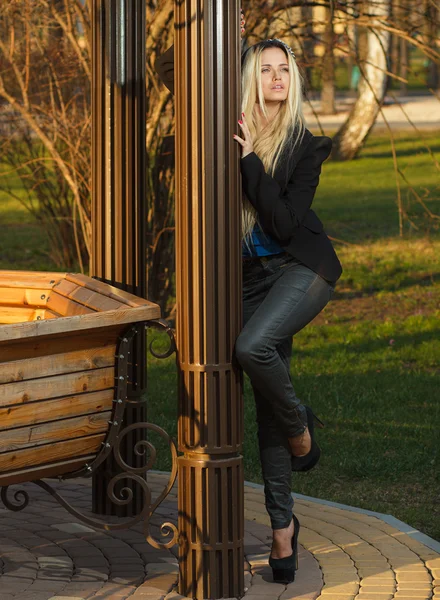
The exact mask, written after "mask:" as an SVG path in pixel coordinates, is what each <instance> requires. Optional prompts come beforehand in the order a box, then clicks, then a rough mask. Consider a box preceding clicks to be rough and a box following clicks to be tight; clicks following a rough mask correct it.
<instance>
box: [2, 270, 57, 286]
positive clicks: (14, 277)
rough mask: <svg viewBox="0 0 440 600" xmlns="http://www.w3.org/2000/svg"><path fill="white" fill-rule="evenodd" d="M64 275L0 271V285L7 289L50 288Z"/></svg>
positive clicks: (42, 272) (43, 272)
mask: <svg viewBox="0 0 440 600" xmlns="http://www.w3.org/2000/svg"><path fill="white" fill-rule="evenodd" d="M65 276H66V273H65V272H64V273H50V272H46V271H3V270H2V271H0V285H1V287H8V288H16V287H18V288H31V289H32V288H44V289H46V290H48V289H49V290H50V289H52V287H53V286H54V285H55V283H57V282H58V281H59V280H60V279H63V278H64V277H65Z"/></svg>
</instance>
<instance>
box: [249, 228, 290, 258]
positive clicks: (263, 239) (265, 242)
mask: <svg viewBox="0 0 440 600" xmlns="http://www.w3.org/2000/svg"><path fill="white" fill-rule="evenodd" d="M252 242H253V244H250V248H251V251H249V248H248V246H247V245H246V244H245V242H244V240H243V242H242V255H243V256H245V257H249V256H269V255H270V254H280V253H281V252H284V249H283V248H281V246H280V245H279V243H278V242H277V241H276V240H275V239H274V238H273V237H271V236H270V235H269V234H268V233H263V232H262V230H261V228H260V226H259V225H258V224H256V225H255V226H254V229H253V231H252Z"/></svg>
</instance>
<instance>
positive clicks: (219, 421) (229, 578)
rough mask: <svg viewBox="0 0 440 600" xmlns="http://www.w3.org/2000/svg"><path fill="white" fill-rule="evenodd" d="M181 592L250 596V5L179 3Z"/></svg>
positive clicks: (222, 0)
mask: <svg viewBox="0 0 440 600" xmlns="http://www.w3.org/2000/svg"><path fill="white" fill-rule="evenodd" d="M175 21H176V39H175V53H176V56H175V61H176V62H175V96H176V179H177V181H176V190H177V195H176V261H177V264H176V283H177V307H178V308H177V345H178V368H179V450H180V451H181V452H183V453H184V454H183V456H181V457H180V458H179V500H178V503H179V531H180V535H181V545H180V593H181V594H183V595H186V596H190V597H193V598H198V599H200V600H201V599H202V598H230V597H241V596H242V595H243V591H244V590H243V585H244V584H243V535H244V523H243V521H244V519H243V465H242V457H241V455H240V451H241V445H242V436H243V407H242V395H241V381H240V373H239V370H238V369H237V368H236V366H235V365H233V362H232V354H233V347H234V342H235V339H236V337H237V335H238V333H239V331H240V326H241V254H240V252H241V250H240V211H241V208H240V207H241V204H240V202H241V199H240V195H239V193H240V178H239V150H238V146H237V144H236V142H234V140H233V138H232V134H233V133H234V132H236V131H237V119H238V118H239V115H240V106H239V94H240V64H239V57H240V33H239V32H240V2H239V1H238V0H186V1H185V0H184V1H181V0H176V2H175Z"/></svg>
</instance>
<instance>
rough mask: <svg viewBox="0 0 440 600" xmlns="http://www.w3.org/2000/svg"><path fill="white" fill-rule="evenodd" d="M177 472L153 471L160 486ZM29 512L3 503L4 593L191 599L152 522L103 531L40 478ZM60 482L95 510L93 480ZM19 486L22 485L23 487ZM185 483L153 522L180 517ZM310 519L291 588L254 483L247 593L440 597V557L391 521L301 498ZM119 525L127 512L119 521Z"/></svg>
mask: <svg viewBox="0 0 440 600" xmlns="http://www.w3.org/2000/svg"><path fill="white" fill-rule="evenodd" d="M166 479H167V476H166V475H165V474H158V473H154V474H151V475H150V476H149V483H150V487H151V489H152V491H153V495H154V493H159V491H160V490H161V489H162V488H163V486H164V484H165V481H166ZM20 487H21V489H25V490H26V491H28V493H29V494H30V498H31V501H30V503H29V506H28V507H27V508H25V509H24V510H23V511H21V512H10V511H7V510H6V509H4V508H3V507H1V508H0V600H88V599H94V600H124V599H125V598H133V600H181V599H182V598H183V596H180V595H179V594H178V593H177V592H176V584H177V573H178V566H177V549H176V548H171V549H170V550H167V551H165V550H156V549H154V548H152V547H151V546H150V545H149V544H148V543H147V542H146V541H145V539H144V536H143V533H142V525H141V524H138V525H137V526H134V527H132V528H131V529H129V530H122V531H112V532H101V531H98V530H94V529H93V528H91V527H87V526H85V525H83V524H82V523H80V522H79V521H78V520H76V519H75V518H73V517H72V516H71V515H70V514H69V513H68V512H67V511H65V510H64V509H63V508H62V507H60V506H59V505H58V504H57V503H56V502H55V501H54V500H53V499H52V498H51V497H50V496H49V495H47V494H46V493H45V492H44V491H42V490H41V489H40V488H38V487H36V486H33V485H31V484H24V485H22V486H20ZM54 487H55V488H57V489H58V490H59V491H60V493H62V495H63V496H64V497H65V498H66V499H67V500H68V501H69V502H71V503H72V504H74V505H76V506H81V507H82V509H83V510H84V511H85V512H86V513H87V508H88V507H89V506H90V503H91V481H90V480H88V479H77V480H74V481H69V482H63V483H55V484H54ZM16 489H18V488H16ZM176 494H177V490H176V489H173V490H172V491H171V494H170V496H169V497H168V498H167V500H166V501H165V502H164V503H163V504H162V506H161V507H160V509H159V510H158V512H159V513H160V514H158V515H157V516H156V517H155V518H154V519H153V520H152V527H151V533H152V534H153V536H154V537H156V539H159V538H160V535H159V526H160V523H161V522H163V521H171V522H174V523H176V521H177V497H176ZM295 513H296V514H297V516H298V517H299V519H300V522H301V531H300V537H299V541H300V554H299V570H298V572H297V575H296V581H295V582H294V583H293V584H290V585H288V586H284V585H280V584H274V583H273V582H272V578H271V571H270V568H269V567H268V556H269V552H270V543H271V530H270V524H269V520H268V517H267V514H266V512H265V509H264V498H263V492H262V490H261V489H259V488H255V487H251V486H246V488H245V517H246V521H245V540H244V542H245V559H246V560H245V566H244V570H245V573H244V576H245V586H246V592H245V596H244V598H245V599H246V600H293V599H295V600H317V599H319V600H392V599H396V600H428V599H432V600H436V599H437V600H440V554H439V553H437V552H435V551H434V550H433V549H431V548H430V547H428V546H426V545H424V544H423V543H421V542H420V541H418V540H416V539H414V537H412V536H410V535H407V534H406V533H403V532H402V531H400V530H399V529H396V528H394V527H392V526H391V525H389V524H388V523H386V522H385V521H384V520H382V519H380V518H378V517H375V516H371V515H367V514H363V513H358V512H353V511H349V510H346V509H341V508H337V507H334V506H329V505H326V504H322V503H319V501H309V500H305V499H303V498H297V499H296V501H295ZM109 520H110V521H114V522H117V519H109Z"/></svg>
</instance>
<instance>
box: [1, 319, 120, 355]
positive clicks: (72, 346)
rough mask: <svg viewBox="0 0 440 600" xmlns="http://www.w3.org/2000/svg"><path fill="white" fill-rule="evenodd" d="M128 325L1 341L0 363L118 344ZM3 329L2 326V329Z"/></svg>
mask: <svg viewBox="0 0 440 600" xmlns="http://www.w3.org/2000/svg"><path fill="white" fill-rule="evenodd" d="M127 327H129V325H116V326H114V327H105V328H100V329H90V330H88V331H87V332H84V331H81V330H78V331H72V332H69V334H68V335H66V334H65V333H64V332H62V333H55V334H53V335H47V336H40V337H34V338H31V339H28V338H24V339H15V340H8V341H3V342H0V363H2V362H9V361H13V360H22V359H27V358H33V357H38V356H47V355H49V354H62V353H65V352H73V351H75V350H85V349H87V348H97V347H98V346H107V345H116V344H117V341H118V338H119V337H120V336H121V334H122V333H123V332H124V331H125V330H126V329H127ZM1 329H2V327H1V326H0V331H1Z"/></svg>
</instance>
